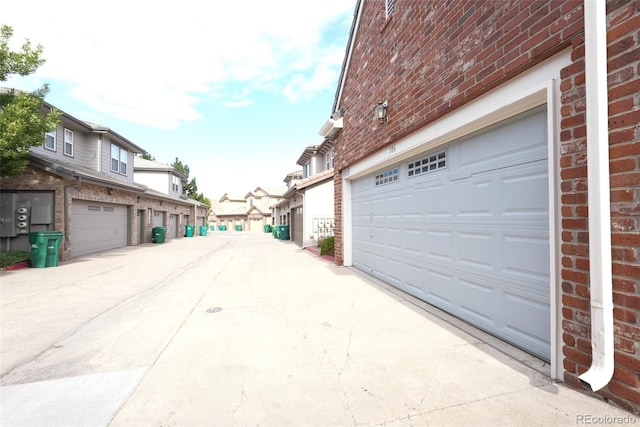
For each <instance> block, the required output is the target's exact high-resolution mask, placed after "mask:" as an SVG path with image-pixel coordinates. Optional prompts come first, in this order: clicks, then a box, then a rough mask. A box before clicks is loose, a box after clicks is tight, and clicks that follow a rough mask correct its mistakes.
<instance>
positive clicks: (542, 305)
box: [352, 109, 550, 359]
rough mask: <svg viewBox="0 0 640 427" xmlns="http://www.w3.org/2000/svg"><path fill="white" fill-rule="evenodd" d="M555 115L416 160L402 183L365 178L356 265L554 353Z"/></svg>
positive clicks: (357, 197) (404, 167)
mask: <svg viewBox="0 0 640 427" xmlns="http://www.w3.org/2000/svg"><path fill="white" fill-rule="evenodd" d="M545 123H546V113H545V111H544V109H539V110H537V111H536V112H533V113H531V114H524V115H522V116H519V117H518V118H517V119H514V120H509V121H508V122H507V123H503V124H502V125H500V126H494V127H492V128H490V129H488V130H487V131H486V132H482V133H480V134H477V135H472V136H470V137H468V138H465V139H464V140H459V141H454V142H452V143H450V144H449V146H448V147H446V148H445V149H446V167H444V168H442V169H437V170H436V171H435V172H431V169H428V171H427V172H426V173H425V172H424V170H421V171H420V173H417V172H416V166H415V165H416V164H418V163H419V164H420V166H421V167H422V165H424V163H422V160H420V162H418V158H416V159H411V160H410V161H409V162H408V163H411V164H412V166H411V168H413V169H412V170H413V171H414V172H413V175H409V174H408V169H409V166H408V163H405V164H401V165H399V166H398V168H399V175H398V177H399V178H398V180H397V181H395V182H392V183H387V184H383V185H379V186H376V185H375V184H376V181H375V180H374V179H373V178H372V176H375V174H376V173H380V172H375V173H374V174H373V175H372V176H369V177H365V178H364V179H358V180H355V181H354V182H353V183H352V194H353V205H352V206H353V217H352V220H353V236H354V238H353V263H354V266H356V267H357V268H362V269H363V271H367V272H370V273H371V274H374V275H375V276H377V277H379V278H381V279H382V280H385V281H387V282H389V283H391V284H392V285H394V286H396V287H398V288H399V289H402V290H404V291H406V292H408V293H410V294H412V295H414V296H416V297H418V298H421V299H423V300H425V301H427V302H429V303H431V304H433V305H435V306H438V307H439V308H441V309H444V310H446V311H448V312H450V313H451V314H453V315H456V316H458V317H460V318H462V319H464V320H466V321H468V322H470V323H472V324H474V325H476V326H478V327H480V328H483V329H485V330H487V331H489V332H491V333H494V334H495V335H498V336H499V337H501V338H503V339H506V340H507V341H509V342H511V343H513V344H516V345H518V346H520V347H522V348H524V349H526V350H528V351H530V352H532V353H534V354H536V355H538V356H541V357H543V358H545V359H548V358H549V355H550V344H549V340H550V338H549V335H550V332H549V324H550V319H549V311H550V309H549V305H550V295H549V280H550V275H549V254H550V250H549V231H548V226H549V199H548V191H549V190H548V171H547V159H546V156H547V146H546V129H545ZM435 152H436V153H442V152H443V148H439V149H437V150H436V151H435ZM431 157H433V153H425V154H423V155H422V156H421V157H420V158H421V159H430V158H431ZM398 252H400V255H399V256H398ZM398 260H402V262H398ZM398 269H400V271H398Z"/></svg>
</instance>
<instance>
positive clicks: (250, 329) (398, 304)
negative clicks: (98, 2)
mask: <svg viewBox="0 0 640 427" xmlns="http://www.w3.org/2000/svg"><path fill="white" fill-rule="evenodd" d="M0 281H1V283H0V286H1V288H0V289H1V294H0V302H1V309H2V310H1V314H0V320H1V325H0V356H1V359H0V375H1V377H0V385H1V386H2V387H1V389H0V390H1V394H0V424H1V425H3V426H62V425H65V426H83V427H85V426H106V425H111V426H249V425H251V426H359V425H362V426H376V425H385V426H406V425H430V426H485V425H486V426H518V425H522V426H532V425H533V426H536V425H537V426H559V425H567V426H575V425H582V424H593V421H594V420H596V421H597V420H599V419H600V420H607V419H608V420H611V419H614V417H621V418H615V419H616V420H621V419H624V420H630V421H628V423H629V424H631V423H633V422H635V423H636V424H640V420H637V418H634V417H633V416H632V415H630V414H629V413H628V412H626V411H623V410H620V409H617V408H615V407H613V406H611V405H608V404H606V403H604V402H602V401H600V400H597V399H595V398H592V397H590V396H587V395H584V394H582V393H580V392H577V391H574V390H570V389H568V388H566V387H565V386H564V385H563V384H559V383H554V382H552V381H551V380H549V379H548V377H547V376H546V375H545V374H544V372H545V369H546V366H545V364H544V363H542V362H540V361H538V360H536V359H535V358H532V357H529V356H527V355H525V354H524V353H521V352H518V351H517V350H514V349H511V348H509V347H508V346H505V345H504V344H501V343H500V342H499V341H497V340H495V339H492V338H491V337H488V336H486V335H484V334H482V333H473V334H469V333H468V332H465V331H464V330H463V329H464V327H463V328H462V329H461V328H459V327H457V326H455V321H453V322H454V324H453V325H452V324H450V323H448V322H447V321H446V320H447V316H443V315H440V314H439V312H438V311H437V310H433V309H427V310H425V309H423V308H420V307H419V304H418V305H416V303H415V301H413V300H412V299H411V298H408V297H404V296H402V295H401V294H398V293H395V292H392V291H391V290H390V289H388V288H387V287H385V286H381V285H380V284H379V283H376V282H375V281H372V280H369V279H368V278H367V277H365V276H363V275H361V274H358V273H357V272H355V271H354V270H351V269H346V268H342V267H336V266H334V265H333V264H331V263H330V262H327V261H326V260H323V259H321V258H318V257H316V256H314V255H312V254H310V253H309V252H308V251H303V250H300V249H299V248H297V247H296V246H295V245H293V244H292V243H290V242H283V241H279V240H275V239H273V238H272V236H271V235H270V234H251V233H245V232H234V231H227V232H212V233H210V234H209V236H206V237H194V238H184V239H179V240H172V241H169V242H167V243H165V244H158V245H152V244H150V245H143V246H139V247H131V248H124V249H119V250H114V251H109V252H104V253H101V254H97V255H94V256H88V257H83V258H78V259H75V260H73V261H70V262H63V263H61V264H60V265H59V266H58V267H55V268H44V269H33V268H32V269H22V270H15V271H5V272H0ZM467 329H469V330H470V331H471V332H473V329H470V328H467ZM505 350H506V353H505ZM507 354H509V355H507ZM521 360H522V361H525V362H526V363H523V362H522V361H521ZM624 417H626V418H624Z"/></svg>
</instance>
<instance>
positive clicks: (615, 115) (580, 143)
mask: <svg viewBox="0 0 640 427" xmlns="http://www.w3.org/2000/svg"><path fill="white" fill-rule="evenodd" d="M607 12H608V13H607V15H608V16H607V25H608V58H609V59H608V74H609V79H608V84H609V129H610V130H609V145H610V149H609V156H610V164H609V168H610V186H611V227H612V235H611V241H612V258H613V265H612V270H613V288H614V290H613V292H614V294H613V299H614V306H615V307H614V330H615V372H614V377H613V380H612V382H611V383H610V384H609V385H608V386H607V388H605V389H604V390H603V391H601V392H599V393H598V394H600V395H601V396H603V397H605V398H608V399H611V400H612V401H615V402H616V403H618V404H620V405H621V406H623V407H626V408H628V409H631V410H633V411H635V412H636V413H637V412H638V411H639V410H640V323H639V322H640V263H639V262H638V247H640V233H639V230H640V227H639V225H640V224H639V222H640V189H639V187H640V164H639V154H640V143H639V141H640V128H639V126H638V123H639V122H640V96H639V95H638V92H639V91H640V41H639V38H640V30H638V28H639V27H640V2H621V1H609V2H608V7H607ZM584 53H585V47H584V37H583V36H582V35H578V36H576V37H574V39H573V40H572V60H573V65H571V66H569V67H566V68H565V69H563V70H562V74H561V85H560V89H561V102H562V106H561V116H562V117H561V122H560V127H561V129H560V144H561V145H560V167H561V172H560V180H561V183H560V191H561V203H562V206H561V215H562V247H561V253H562V260H561V263H562V271H561V278H562V303H563V309H562V317H563V323H562V328H563V342H564V347H563V354H564V356H565V359H564V368H565V369H566V372H565V378H564V380H565V381H566V382H567V383H569V384H572V385H574V386H575V387H579V385H578V379H577V378H578V376H579V375H580V374H582V373H584V372H585V371H586V370H587V369H588V368H589V366H590V364H591V335H590V334H591V332H590V325H591V319H590V317H591V316H590V305H589V297H590V294H589V234H588V226H589V225H588V221H589V217H588V214H589V213H588V209H587V192H588V188H587V166H586V164H587V163H586V162H587V151H586V150H587V141H586V125H585V72H584Z"/></svg>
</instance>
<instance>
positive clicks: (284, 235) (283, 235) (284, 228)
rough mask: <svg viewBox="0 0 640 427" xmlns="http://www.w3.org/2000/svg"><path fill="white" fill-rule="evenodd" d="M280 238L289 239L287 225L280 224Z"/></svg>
mask: <svg viewBox="0 0 640 427" xmlns="http://www.w3.org/2000/svg"><path fill="white" fill-rule="evenodd" d="M280 240H289V226H288V225H281V226H280Z"/></svg>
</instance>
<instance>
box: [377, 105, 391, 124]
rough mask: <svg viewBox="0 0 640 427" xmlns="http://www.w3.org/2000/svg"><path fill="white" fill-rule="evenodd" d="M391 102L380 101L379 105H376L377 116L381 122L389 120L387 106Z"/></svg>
mask: <svg viewBox="0 0 640 427" xmlns="http://www.w3.org/2000/svg"><path fill="white" fill-rule="evenodd" d="M388 105H389V103H388V102H387V101H378V105H377V106H376V117H377V119H378V121H379V122H380V123H384V122H386V121H387V106H388Z"/></svg>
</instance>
